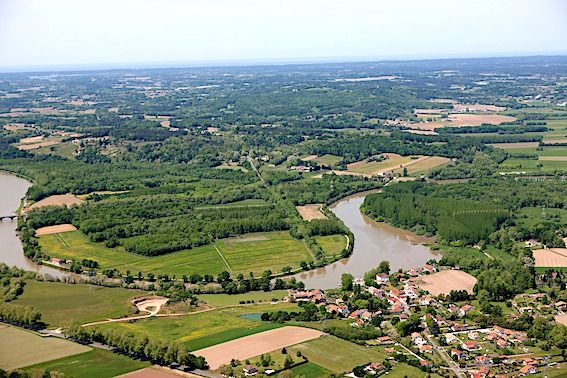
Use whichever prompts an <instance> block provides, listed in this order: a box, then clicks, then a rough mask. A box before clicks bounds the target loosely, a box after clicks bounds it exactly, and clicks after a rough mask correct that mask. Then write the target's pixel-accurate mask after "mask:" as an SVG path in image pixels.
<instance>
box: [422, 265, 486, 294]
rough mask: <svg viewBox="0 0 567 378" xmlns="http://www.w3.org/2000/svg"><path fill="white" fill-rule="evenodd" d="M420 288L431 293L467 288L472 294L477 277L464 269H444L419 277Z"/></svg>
mask: <svg viewBox="0 0 567 378" xmlns="http://www.w3.org/2000/svg"><path fill="white" fill-rule="evenodd" d="M416 282H417V284H418V286H419V288H420V289H422V290H427V291H429V293H430V294H431V295H439V294H445V295H446V294H449V293H450V292H451V290H466V291H467V292H468V293H470V294H472V292H473V287H474V285H475V284H476V278H475V277H473V276H471V275H470V274H468V273H465V272H463V271H462V270H453V269H451V270H442V271H440V272H437V273H433V274H430V275H425V276H421V277H419V278H418V279H417V281H416Z"/></svg>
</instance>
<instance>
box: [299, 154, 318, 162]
mask: <svg viewBox="0 0 567 378" xmlns="http://www.w3.org/2000/svg"><path fill="white" fill-rule="evenodd" d="M315 159H317V155H308V156H306V157H304V158H301V160H303V161H311V160H315Z"/></svg>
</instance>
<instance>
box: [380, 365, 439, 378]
mask: <svg viewBox="0 0 567 378" xmlns="http://www.w3.org/2000/svg"><path fill="white" fill-rule="evenodd" d="M404 377H412V378H414V377H415V378H425V377H432V378H434V377H440V376H439V375H437V374H429V373H426V372H423V371H421V370H419V369H418V368H416V367H414V366H410V365H408V364H397V365H396V366H394V368H393V369H392V370H391V371H390V372H389V373H388V378H404Z"/></svg>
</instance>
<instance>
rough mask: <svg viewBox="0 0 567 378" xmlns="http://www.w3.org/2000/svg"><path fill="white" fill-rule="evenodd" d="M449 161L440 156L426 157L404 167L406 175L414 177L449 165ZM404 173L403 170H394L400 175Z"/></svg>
mask: <svg viewBox="0 0 567 378" xmlns="http://www.w3.org/2000/svg"><path fill="white" fill-rule="evenodd" d="M450 161H451V160H450V159H448V158H445V157H441V156H427V157H426V158H425V159H419V160H418V161H416V162H415V163H411V162H410V163H409V164H407V165H406V169H407V171H408V174H410V175H416V174H421V173H427V172H429V171H431V170H432V169H433V168H437V167H440V166H442V165H445V164H447V163H449V162H450ZM403 172H404V169H403V168H398V169H396V170H394V173H400V174H402V173H403Z"/></svg>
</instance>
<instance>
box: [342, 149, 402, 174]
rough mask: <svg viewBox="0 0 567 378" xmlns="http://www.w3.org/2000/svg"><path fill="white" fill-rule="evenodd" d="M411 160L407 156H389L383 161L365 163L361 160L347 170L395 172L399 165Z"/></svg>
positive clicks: (365, 161)
mask: <svg viewBox="0 0 567 378" xmlns="http://www.w3.org/2000/svg"><path fill="white" fill-rule="evenodd" d="M411 160H412V159H411V157H409V156H399V155H395V154H390V158H389V159H386V160H383V161H370V162H369V161H367V160H363V161H360V162H356V163H352V164H349V165H348V166H347V167H348V170H349V171H352V172H357V173H368V174H371V173H374V172H377V171H379V170H384V169H388V170H396V169H397V168H400V165H401V164H404V163H408V162H410V161H411Z"/></svg>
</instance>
